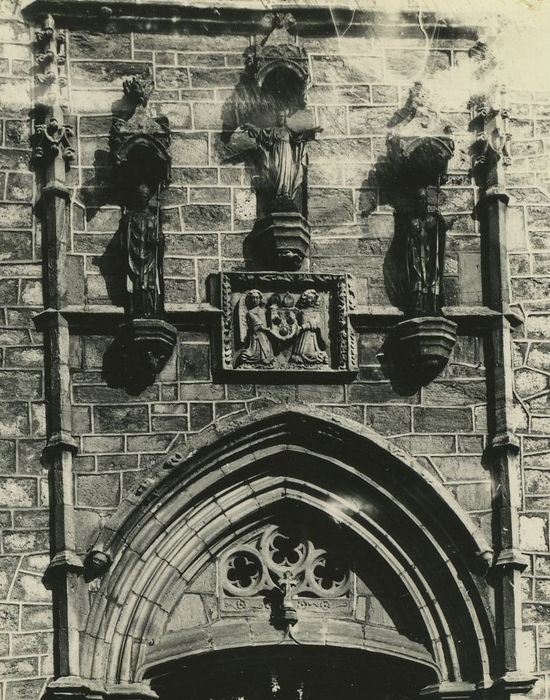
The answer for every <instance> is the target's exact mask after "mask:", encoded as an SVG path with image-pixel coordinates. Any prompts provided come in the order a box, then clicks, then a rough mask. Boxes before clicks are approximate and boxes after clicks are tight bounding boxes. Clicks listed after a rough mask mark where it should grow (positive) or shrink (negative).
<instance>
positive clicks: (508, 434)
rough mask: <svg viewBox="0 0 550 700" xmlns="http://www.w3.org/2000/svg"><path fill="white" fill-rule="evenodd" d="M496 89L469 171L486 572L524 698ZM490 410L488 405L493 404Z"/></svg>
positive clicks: (507, 686)
mask: <svg viewBox="0 0 550 700" xmlns="http://www.w3.org/2000/svg"><path fill="white" fill-rule="evenodd" d="M504 102H505V90H504V89H503V88H500V89H498V90H497V91H496V93H495V94H494V95H492V96H490V98H489V99H488V100H487V101H486V100H485V98H484V97H482V98H476V99H474V100H472V102H471V104H470V107H471V109H472V123H471V126H472V128H473V129H474V130H475V132H476V140H475V142H474V144H473V148H472V151H473V154H472V155H473V159H472V170H473V174H474V177H475V179H476V184H477V185H478V186H479V188H480V201H479V215H480V226H481V235H482V242H483V245H484V253H483V256H484V258H485V261H486V271H485V276H486V279H485V299H486V303H487V305H488V306H489V307H490V308H491V309H493V310H494V311H496V312H498V316H497V317H496V318H495V321H494V323H493V327H492V329H491V333H490V336H488V338H487V352H488V354H489V355H490V361H489V362H488V363H487V366H488V367H489V368H490V369H491V375H490V386H491V387H492V391H493V402H492V404H493V409H492V411H491V412H490V414H489V417H488V422H489V432H490V435H491V437H490V442H489V446H488V450H487V463H488V464H490V465H491V470H492V475H493V498H494V506H493V508H494V513H495V518H494V523H495V524H494V531H495V559H494V563H493V567H492V569H491V571H490V576H491V579H492V583H493V585H494V587H495V591H496V600H497V605H496V612H495V624H496V634H497V641H498V647H499V649H500V653H499V659H498V664H499V668H498V673H499V675H500V677H499V678H498V679H497V680H496V681H495V686H496V688H497V689H498V691H499V696H498V697H503V698H510V697H512V696H518V695H523V694H526V693H528V692H529V691H530V690H531V689H532V688H533V687H534V685H535V683H536V681H537V679H536V677H534V676H533V674H532V673H531V672H530V669H526V668H524V667H523V665H522V664H523V659H524V654H523V653H522V652H523V650H522V640H523V636H522V632H523V614H522V576H521V575H522V572H523V571H524V570H525V568H526V567H527V565H528V559H527V557H526V556H524V555H523V553H522V551H521V547H520V537H519V511H520V510H521V492H520V489H521V486H520V477H519V466H520V465H519V440H518V438H517V436H516V435H515V432H514V419H513V409H514V399H513V370H512V331H513V325H514V324H516V323H517V322H518V319H517V317H516V316H515V315H514V314H513V313H512V312H511V309H510V306H509V299H510V282H509V277H508V248H507V210H508V201H509V197H508V193H507V191H506V187H505V174H504V167H505V166H507V165H509V164H510V161H511V154H510V145H511V137H510V134H509V133H508V125H507V120H508V117H509V112H508V109H507V107H506V106H505V104H504ZM490 405H491V404H490Z"/></svg>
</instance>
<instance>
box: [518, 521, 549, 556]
mask: <svg viewBox="0 0 550 700" xmlns="http://www.w3.org/2000/svg"><path fill="white" fill-rule="evenodd" d="M519 537H520V546H521V549H522V550H523V551H525V552H547V551H548V523H547V519H546V518H545V517H542V516H539V515H520V518H519Z"/></svg>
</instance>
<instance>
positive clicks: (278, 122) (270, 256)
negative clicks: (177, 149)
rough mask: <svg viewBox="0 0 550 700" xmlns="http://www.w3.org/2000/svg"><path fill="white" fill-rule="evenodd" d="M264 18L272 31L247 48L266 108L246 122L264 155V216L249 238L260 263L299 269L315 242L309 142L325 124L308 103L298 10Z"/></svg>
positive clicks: (260, 188)
mask: <svg viewBox="0 0 550 700" xmlns="http://www.w3.org/2000/svg"><path fill="white" fill-rule="evenodd" d="M264 24H265V25H266V26H267V27H268V28H269V34H268V35H267V36H266V37H264V39H263V40H262V41H261V42H260V43H257V44H255V45H254V46H252V47H251V48H250V49H249V51H248V52H247V53H246V67H247V70H248V74H249V76H250V79H251V81H252V83H253V84H255V85H256V89H257V91H258V95H259V98H258V102H259V105H260V108H261V109H260V113H259V114H257V115H256V116H257V117H258V120H259V121H261V125H256V124H251V123H245V124H242V125H241V129H242V130H243V131H245V132H246V133H248V135H249V136H250V137H251V138H253V139H254V140H255V141H256V144H257V149H258V156H259V158H258V161H259V164H258V169H259V172H258V177H257V182H256V192H257V197H258V212H259V218H258V220H257V221H256V224H255V226H254V229H253V230H252V232H251V234H250V235H249V236H248V238H247V242H246V243H247V245H248V247H249V248H250V250H251V252H252V255H253V257H254V259H255V261H256V262H257V263H258V264H260V265H262V264H263V265H264V266H267V267H268V268H269V269H277V270H299V269H300V267H301V265H302V263H303V261H304V259H305V257H306V256H307V255H308V252H309V245H310V231H309V223H308V221H307V182H306V180H307V178H306V162H307V160H306V159H307V156H306V148H307V143H308V141H311V140H314V139H316V138H317V135H318V133H319V132H320V131H321V129H320V128H319V127H316V126H315V125H314V122H313V118H312V115H311V114H310V112H308V110H307V109H306V88H307V83H308V80H309V68H308V57H307V53H306V51H305V49H304V48H303V47H301V46H300V45H299V43H298V37H297V35H296V22H295V20H294V18H293V16H292V15H291V14H288V13H280V12H275V13H269V14H267V15H266V17H265V18H264ZM262 112H263V113H262Z"/></svg>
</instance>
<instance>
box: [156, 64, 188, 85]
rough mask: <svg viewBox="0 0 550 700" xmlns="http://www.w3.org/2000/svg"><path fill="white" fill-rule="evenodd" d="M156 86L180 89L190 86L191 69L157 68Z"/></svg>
mask: <svg viewBox="0 0 550 700" xmlns="http://www.w3.org/2000/svg"><path fill="white" fill-rule="evenodd" d="M155 78H156V82H155V86H156V87H157V88H158V89H160V90H179V89H180V88H188V87H190V86H191V85H190V81H189V70H188V69H187V68H185V67H178V68H157V69H156V71H155Z"/></svg>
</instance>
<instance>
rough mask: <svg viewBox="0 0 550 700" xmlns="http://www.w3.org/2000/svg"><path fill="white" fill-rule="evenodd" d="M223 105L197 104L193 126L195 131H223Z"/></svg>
mask: <svg viewBox="0 0 550 700" xmlns="http://www.w3.org/2000/svg"><path fill="white" fill-rule="evenodd" d="M223 117H224V114H223V104H222V103H221V102H195V104H194V105H193V124H194V127H195V129H213V130H215V131H221V130H222V129H223Z"/></svg>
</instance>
